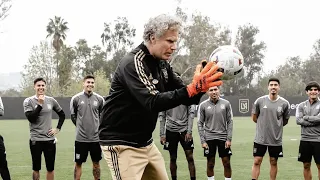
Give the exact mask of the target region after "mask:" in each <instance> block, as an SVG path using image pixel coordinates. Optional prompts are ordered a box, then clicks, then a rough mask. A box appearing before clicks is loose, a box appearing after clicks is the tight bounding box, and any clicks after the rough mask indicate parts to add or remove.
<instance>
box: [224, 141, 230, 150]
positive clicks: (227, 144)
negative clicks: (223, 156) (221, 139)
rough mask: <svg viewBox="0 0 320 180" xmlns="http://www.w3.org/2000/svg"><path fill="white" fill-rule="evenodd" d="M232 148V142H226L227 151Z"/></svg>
mask: <svg viewBox="0 0 320 180" xmlns="http://www.w3.org/2000/svg"><path fill="white" fill-rule="evenodd" d="M230 147H231V141H229V140H228V141H226V143H225V148H226V149H227V148H230Z"/></svg>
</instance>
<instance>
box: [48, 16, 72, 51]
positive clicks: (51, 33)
mask: <svg viewBox="0 0 320 180" xmlns="http://www.w3.org/2000/svg"><path fill="white" fill-rule="evenodd" d="M67 25H68V22H66V21H64V19H62V18H61V17H58V16H55V17H54V19H51V18H50V21H49V23H48V25H47V32H48V35H47V38H48V37H52V45H53V47H54V49H55V50H56V51H57V52H59V51H60V48H61V47H62V46H63V41H64V40H66V37H67V35H66V31H67V30H68V29H69V28H68V26H67Z"/></svg>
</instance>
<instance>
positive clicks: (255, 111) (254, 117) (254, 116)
mask: <svg viewBox="0 0 320 180" xmlns="http://www.w3.org/2000/svg"><path fill="white" fill-rule="evenodd" d="M251 114H252V121H253V122H255V123H257V120H258V117H259V114H260V106H259V99H257V100H256V101H255V102H254V103H253V106H252V112H251Z"/></svg>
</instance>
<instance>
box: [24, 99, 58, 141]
mask: <svg viewBox="0 0 320 180" xmlns="http://www.w3.org/2000/svg"><path fill="white" fill-rule="evenodd" d="M37 106H40V105H39V104H38V98H37V97H36V96H31V97H28V98H26V99H25V100H24V102H23V109H24V112H28V111H34V110H35V109H36V108H37ZM52 110H54V111H55V112H59V111H61V110H62V108H61V107H60V105H59V103H58V102H57V101H56V100H55V99H54V98H53V97H49V96H45V98H44V102H43V105H42V109H41V111H40V113H39V117H38V119H37V121H36V122H35V123H30V122H29V127H30V138H31V141H49V140H54V136H49V135H48V132H49V130H50V129H51V128H52V124H51V121H52Z"/></svg>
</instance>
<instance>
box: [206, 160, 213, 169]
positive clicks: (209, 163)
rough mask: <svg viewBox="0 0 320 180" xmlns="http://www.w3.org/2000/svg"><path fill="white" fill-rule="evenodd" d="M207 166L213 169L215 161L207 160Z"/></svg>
mask: <svg viewBox="0 0 320 180" xmlns="http://www.w3.org/2000/svg"><path fill="white" fill-rule="evenodd" d="M207 168H208V169H213V168H214V162H212V161H209V162H207Z"/></svg>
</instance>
